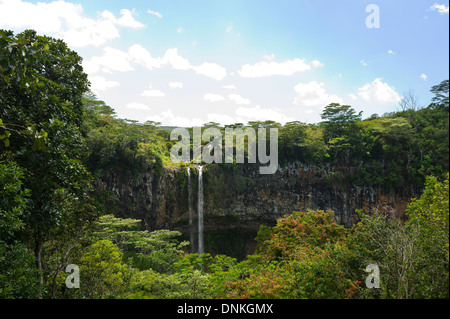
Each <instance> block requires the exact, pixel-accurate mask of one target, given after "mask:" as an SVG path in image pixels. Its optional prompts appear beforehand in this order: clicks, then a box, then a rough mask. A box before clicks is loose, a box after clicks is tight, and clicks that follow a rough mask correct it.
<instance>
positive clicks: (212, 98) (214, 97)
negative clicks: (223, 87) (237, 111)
mask: <svg viewBox="0 0 450 319" xmlns="http://www.w3.org/2000/svg"><path fill="white" fill-rule="evenodd" d="M203 99H204V100H205V101H207V102H212V103H215V102H221V101H225V98H224V97H223V96H222V95H219V94H212V93H208V94H205V95H204V96H203Z"/></svg>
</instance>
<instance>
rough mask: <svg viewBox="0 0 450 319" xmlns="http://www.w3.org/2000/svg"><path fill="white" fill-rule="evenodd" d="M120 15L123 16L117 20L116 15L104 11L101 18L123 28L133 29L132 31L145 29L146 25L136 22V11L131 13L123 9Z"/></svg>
mask: <svg viewBox="0 0 450 319" xmlns="http://www.w3.org/2000/svg"><path fill="white" fill-rule="evenodd" d="M120 14H121V15H122V16H121V17H120V18H119V19H117V18H116V17H115V16H114V14H112V13H111V12H110V11H108V10H104V11H103V12H102V13H101V17H102V18H104V19H105V20H109V21H111V22H113V23H114V24H117V25H119V26H121V27H126V28H131V29H141V28H143V27H145V24H143V23H140V22H139V21H136V20H135V19H134V17H133V15H134V14H135V13H134V10H133V11H130V10H128V9H122V10H120Z"/></svg>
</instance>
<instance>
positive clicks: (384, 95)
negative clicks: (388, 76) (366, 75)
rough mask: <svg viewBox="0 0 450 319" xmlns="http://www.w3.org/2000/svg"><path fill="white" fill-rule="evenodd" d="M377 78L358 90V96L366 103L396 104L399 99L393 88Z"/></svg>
mask: <svg viewBox="0 0 450 319" xmlns="http://www.w3.org/2000/svg"><path fill="white" fill-rule="evenodd" d="M382 80H383V79H381V78H377V79H375V80H373V81H372V83H367V84H365V85H364V86H363V87H361V88H359V89H358V95H359V96H360V97H361V98H362V99H363V100H364V101H366V102H370V101H373V100H375V101H377V102H381V103H398V102H400V100H401V98H400V95H399V94H398V93H397V92H396V91H395V88H394V87H391V86H389V84H387V83H384V82H383V81H382Z"/></svg>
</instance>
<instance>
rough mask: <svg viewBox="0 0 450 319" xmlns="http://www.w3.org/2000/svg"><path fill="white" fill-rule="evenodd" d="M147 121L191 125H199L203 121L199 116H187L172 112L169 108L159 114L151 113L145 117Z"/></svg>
mask: <svg viewBox="0 0 450 319" xmlns="http://www.w3.org/2000/svg"><path fill="white" fill-rule="evenodd" d="M146 120H147V121H155V122H161V123H162V124H163V125H168V126H180V127H193V126H201V125H202V124H203V123H204V122H203V121H202V120H201V119H199V118H187V117H183V116H179V115H175V114H173V111H172V110H171V109H168V110H165V111H163V112H161V113H160V114H159V115H153V116H149V117H147V118H146Z"/></svg>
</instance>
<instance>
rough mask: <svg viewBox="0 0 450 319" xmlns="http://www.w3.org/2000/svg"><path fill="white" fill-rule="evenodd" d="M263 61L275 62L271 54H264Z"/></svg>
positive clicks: (273, 55)
mask: <svg viewBox="0 0 450 319" xmlns="http://www.w3.org/2000/svg"><path fill="white" fill-rule="evenodd" d="M263 59H264V60H266V61H269V62H270V61H273V60H275V54H273V53H272V54H271V55H268V54H266V55H264V56H263Z"/></svg>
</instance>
